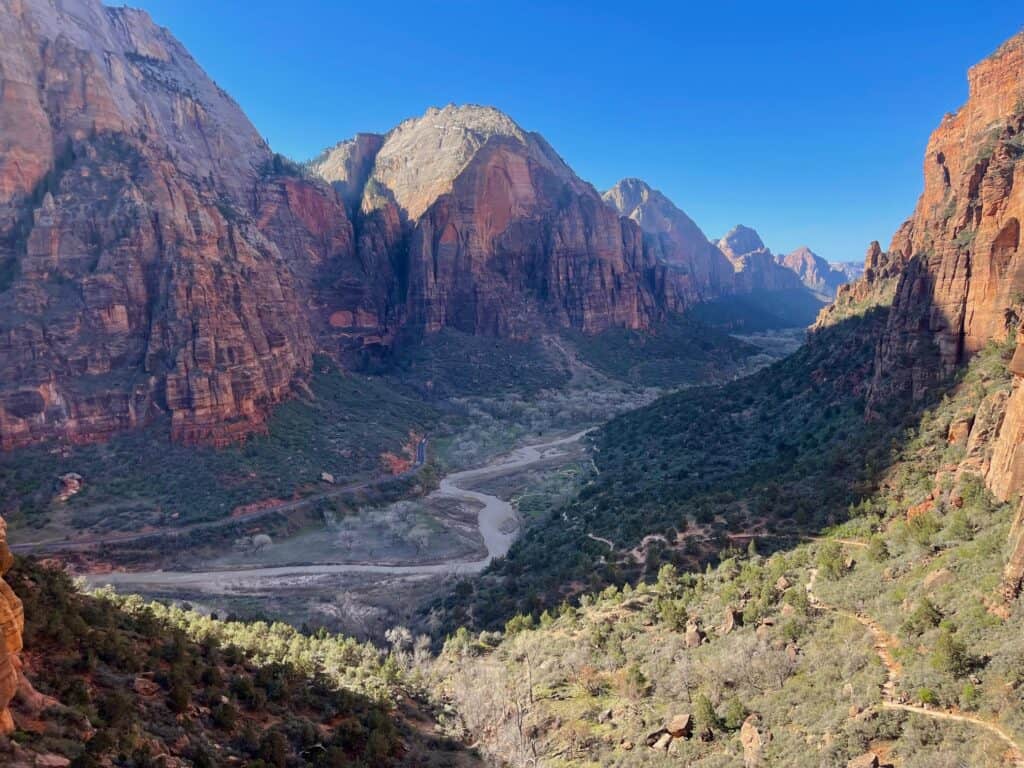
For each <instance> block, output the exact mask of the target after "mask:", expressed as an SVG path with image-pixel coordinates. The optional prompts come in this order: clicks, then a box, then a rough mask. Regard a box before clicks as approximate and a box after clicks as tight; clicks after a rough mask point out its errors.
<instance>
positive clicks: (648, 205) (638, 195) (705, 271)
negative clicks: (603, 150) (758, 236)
mask: <svg viewBox="0 0 1024 768" xmlns="http://www.w3.org/2000/svg"><path fill="white" fill-rule="evenodd" d="M602 197H603V199H604V201H605V202H606V203H608V204H609V205H610V206H612V207H613V208H614V209H615V210H616V211H618V212H619V214H620V215H622V216H625V217H627V218H629V219H632V220H633V221H635V222H636V223H637V224H639V225H640V228H641V229H642V230H643V231H644V232H646V233H647V234H649V235H653V236H654V237H655V240H656V242H657V245H658V250H659V256H660V258H662V259H663V260H664V261H665V262H666V263H667V264H670V265H672V266H674V267H679V268H681V269H683V270H685V271H686V272H687V273H688V274H689V275H691V276H692V281H693V287H694V291H695V293H696V294H698V295H701V296H704V297H708V296H714V295H719V294H722V293H728V292H730V291H731V290H732V285H731V282H732V267H731V266H730V265H729V262H728V261H727V260H726V259H725V258H724V256H723V255H722V253H721V252H720V251H719V250H718V249H717V248H715V246H714V244H713V243H711V242H710V241H709V240H708V238H707V237H706V236H705V234H704V233H703V232H702V231H701V229H700V227H698V226H697V224H696V223H694V221H693V219H691V218H690V217H689V216H687V215H686V214H685V213H684V212H683V211H682V210H680V209H679V208H678V207H676V205H675V204H674V203H673V202H672V201H671V200H669V199H668V198H667V197H666V196H665V195H664V194H662V193H661V192H659V191H658V190H656V189H652V188H651V187H650V185H648V184H647V182H645V181H642V180H641V179H622V180H621V181H620V182H618V183H617V184H616V185H615V186H614V187H612V188H611V189H609V190H608V191H607V192H605V193H604V194H603V195H602Z"/></svg>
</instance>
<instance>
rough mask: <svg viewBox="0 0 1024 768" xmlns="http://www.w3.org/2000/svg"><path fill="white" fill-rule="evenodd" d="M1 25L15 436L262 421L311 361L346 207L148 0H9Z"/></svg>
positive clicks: (79, 436) (9, 374)
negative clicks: (105, 0) (300, 171)
mask: <svg viewBox="0 0 1024 768" xmlns="http://www.w3.org/2000/svg"><path fill="white" fill-rule="evenodd" d="M0 39H2V40H3V41H4V45H3V48H2V49H0V81H2V86H3V87H2V88H0V267H2V268H0V444H2V445H3V447H5V448H9V447H12V446H16V445H21V444H25V443H29V442H33V441H36V440H40V439H44V438H49V437H55V436H56V437H66V438H69V439H72V440H82V441H85V440H94V439H100V438H104V437H106V436H108V435H109V434H111V433H112V432H115V431H117V430H121V429H126V428H130V427H134V426H136V425H138V424H141V423H144V422H145V421H147V420H148V419H150V418H151V417H152V416H153V415H154V414H156V413H158V412H169V413H170V414H171V418H172V424H173V434H174V436H175V437H176V438H177V439H180V440H183V441H188V442H212V443H221V442H224V441H226V440H230V439H233V438H235V437H237V436H240V435H243V434H245V433H247V432H249V431H251V430H252V429H254V428H259V426H260V424H261V423H262V421H263V419H264V418H265V415H266V412H267V408H268V407H269V405H271V404H272V403H274V402H276V401H278V400H280V399H282V398H283V397H285V396H286V395H287V394H288V393H289V390H290V385H291V382H292V380H293V378H294V377H295V376H296V375H300V374H301V373H302V372H303V371H305V370H306V369H307V368H308V367H309V365H310V362H311V356H312V352H313V349H314V336H313V331H312V330H311V327H310V322H309V320H308V318H307V304H308V302H307V300H306V299H305V298H304V294H305V290H306V283H307V282H308V281H309V280H311V279H312V277H313V275H314V273H315V272H316V271H317V270H318V269H325V268H326V267H324V262H326V261H328V260H330V258H331V257H333V256H335V255H337V254H339V253H340V254H341V256H342V258H344V256H345V255H346V252H348V255H351V250H352V239H353V238H352V234H351V228H350V226H349V225H348V221H347V217H346V215H345V212H344V207H343V206H342V205H340V204H339V203H338V201H337V198H336V196H335V195H334V193H333V192H331V191H330V190H328V189H327V187H326V186H324V185H322V184H313V183H311V182H306V181H302V180H299V179H291V180H283V179H281V178H280V175H281V174H280V171H281V169H280V168H279V167H278V164H277V163H275V162H274V160H275V159H274V157H273V156H272V154H271V153H270V151H269V149H268V148H267V147H266V145H265V144H264V142H263V141H262V139H260V138H259V136H258V134H257V133H256V131H255V130H254V129H253V127H252V125H251V124H250V123H249V122H248V120H247V119H246V118H245V116H244V115H243V114H242V112H241V111H240V110H239V108H238V107H237V105H236V104H235V103H234V102H233V101H232V100H231V99H230V98H229V97H228V96H227V95H226V94H225V93H224V92H223V91H222V90H221V89H219V88H218V87H217V86H216V85H215V84H214V83H213V82H212V81H210V80H209V79H208V78H207V77H206V75H205V74H204V73H203V72H202V70H201V69H200V68H199V67H198V65H197V64H196V63H195V62H194V61H193V60H192V58H191V57H190V56H189V54H188V52H187V51H185V50H184V48H182V46H181V45H180V44H179V43H178V42H177V41H176V40H174V38H172V37H171V36H170V34H169V33H167V31H166V30H163V29H161V28H158V27H156V26H155V25H154V24H153V23H152V22H151V21H150V19H149V17H148V16H147V15H146V14H144V13H142V12H138V11H132V10H128V9H120V8H106V7H104V6H103V5H101V4H100V2H98V0H58V2H55V3H54V2H49V1H48V0H0ZM325 311H326V310H325Z"/></svg>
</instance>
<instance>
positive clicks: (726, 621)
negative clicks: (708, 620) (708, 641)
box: [718, 605, 740, 635]
mask: <svg viewBox="0 0 1024 768" xmlns="http://www.w3.org/2000/svg"><path fill="white" fill-rule="evenodd" d="M739 622H740V617H739V614H737V613H736V610H735V609H734V608H733V607H732V606H731V605H727V606H726V607H725V614H724V616H723V617H722V625H721V626H720V627H719V628H718V631H719V633H720V634H723V635H728V634H729V633H730V632H732V631H733V630H734V629H735V628H736V625H737V624H738V623H739Z"/></svg>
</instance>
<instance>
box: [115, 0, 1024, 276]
mask: <svg viewBox="0 0 1024 768" xmlns="http://www.w3.org/2000/svg"><path fill="white" fill-rule="evenodd" d="M130 4H132V5H136V6H139V7H143V8H145V9H147V10H148V11H149V12H150V13H151V14H152V15H153V17H154V19H155V20H156V21H157V22H158V23H160V24H163V25H164V26H167V27H169V28H170V29H171V30H172V31H173V32H174V33H175V34H176V35H177V37H178V38H179V39H181V40H182V41H183V42H184V43H185V45H186V46H187V47H188V48H189V49H190V50H191V52H192V54H193V55H194V56H195V57H196V58H197V59H198V60H199V62H200V64H202V65H203V67H204V68H205V69H206V70H207V71H208V72H209V73H210V75H211V76H212V77H213V78H214V79H215V80H216V81H217V82H218V83H219V84H220V85H221V86H223V87H224V88H225V89H227V90H228V91H229V92H230V93H231V94H232V95H233V96H234V97H235V98H236V99H237V100H238V102H239V103H240V104H241V105H242V107H243V108H244V109H245V110H246V112H247V113H248V115H249V117H250V118H251V119H252V121H253V123H255V125H256V127H257V128H258V129H259V130H260V131H261V132H262V133H263V135H265V136H266V137H267V138H268V140H269V141H270V143H271V145H272V146H273V147H274V148H275V149H276V150H277V151H279V152H282V153H284V154H287V155H289V156H291V157H294V158H297V159H305V158H308V157H311V156H313V155H315V154H316V153H317V152H318V151H319V150H320V149H322V148H323V147H325V146H328V145H331V144H334V143H335V142H337V141H339V140H340V139H343V138H346V137H348V136H350V135H351V134H353V133H355V132H356V131H386V130H387V129H388V128H390V127H391V126H393V125H394V124H396V123H397V122H399V121H401V120H402V119H404V118H406V117H410V116H414V115H418V114H421V113H422V112H423V111H424V110H425V109H426V108H427V107H429V106H432V105H438V106H440V105H444V104H446V103H449V102H456V103H466V102H472V103H478V104H492V105H494V106H496V107H498V108H500V109H502V110H504V111H506V112H508V113H509V114H510V115H511V116H512V117H513V118H515V119H516V120H517V121H518V122H519V123H520V125H522V126H523V127H524V128H526V129H528V130H534V131H538V132H540V133H542V134H543V135H544V136H545V137H546V138H547V139H548V140H549V141H550V142H551V143H552V144H553V145H554V147H555V148H556V149H557V150H558V151H559V152H560V153H561V154H562V156H563V157H564V158H565V159H566V160H567V161H568V162H569V164H570V165H572V166H573V168H575V169H576V171H577V172H578V173H579V174H580V176H582V177H583V178H585V179H587V180H588V181H590V182H592V183H593V184H594V185H595V186H597V187H598V188H599V189H604V188H606V187H608V186H610V185H611V184H612V183H614V182H615V181H616V180H618V179H619V178H621V177H624V176H638V177H641V178H644V179H646V180H647V181H649V182H650V183H651V184H652V185H653V186H655V187H657V188H659V189H661V190H662V191H663V192H665V193H666V194H667V195H668V196H669V197H670V198H672V199H673V200H674V201H675V202H676V204H677V205H679V206H680V207H681V208H683V209H684V210H685V211H687V213H689V214H690V215H691V216H692V217H693V218H694V219H695V220H696V221H697V223H698V224H699V225H700V226H701V227H702V228H703V229H704V231H705V232H706V233H707V234H708V235H709V236H718V235H720V234H722V233H723V232H724V231H725V230H727V229H728V228H729V227H731V226H732V225H733V224H736V223H740V222H742V223H744V224H747V225H750V226H753V227H755V228H756V229H758V231H760V233H761V235H762V237H763V238H764V240H765V241H766V243H767V244H768V246H769V247H771V248H772V249H774V250H777V251H788V250H791V249H793V248H795V247H796V246H798V245H801V244H804V243H806V244H807V245H810V246H811V247H812V248H813V249H814V250H816V251H817V252H818V253H820V254H821V255H823V256H825V257H826V258H828V259H832V260H860V259H861V258H862V256H863V253H864V250H865V248H866V246H867V243H868V242H869V241H870V240H872V239H878V240H880V241H882V243H883V246H884V245H886V244H887V243H888V240H889V238H890V237H891V235H892V233H893V231H894V230H895V229H896V227H897V226H898V225H899V223H900V222H901V221H902V220H903V219H904V218H905V217H906V216H908V215H909V214H910V212H911V210H912V209H913V206H914V203H915V201H916V199H917V196H918V194H919V193H920V190H921V183H922V182H921V163H922V159H923V152H924V147H925V144H926V142H927V139H928V135H929V133H930V132H931V130H932V129H933V128H934V127H935V126H936V125H937V124H938V122H939V120H940V119H941V117H942V115H943V114H944V113H946V112H949V111H953V110H955V109H956V108H957V107H958V106H959V105H960V104H961V103H962V102H963V101H964V99H965V98H966V95H967V80H966V73H967V68H968V67H969V66H970V65H971V64H973V63H975V62H977V61H978V60H980V59H981V58H983V57H984V56H986V55H988V54H989V53H990V52H991V51H992V50H994V49H995V48H996V47H997V46H998V45H999V43H1001V42H1002V41H1003V40H1004V39H1006V38H1007V37H1010V36H1011V35H1012V34H1014V33H1015V32H1016V31H1018V30H1019V29H1020V28H1021V25H1022V24H1024V7H1022V6H1021V4H1020V0H1016V2H1002V1H999V0H992V1H989V0H976V1H974V2H959V3H949V2H941V1H939V2H917V1H916V0H915V1H913V2H902V1H901V0H890V2H886V3H875V2H859V3H828V2H805V3H786V2H729V1H728V0H718V1H717V2H704V3H697V4H694V3H686V2H678V3H660V2H651V3H644V2H634V3H625V2H616V3H606V2H597V1H595V2H590V3H565V2H534V0H519V1H518V2H516V3H514V4H498V3H491V2H462V1H461V0H456V1H453V2H436V3H427V2H409V1H407V0H391V1H390V2H368V1H367V0H361V2H358V3H349V2H329V1H328V0H292V1H291V2H288V3H285V2H281V1H280V0H275V2H264V1H263V0H245V1H243V0H216V1H215V2H212V1H211V0H202V1H201V2H200V0H136V2H133V3H130Z"/></svg>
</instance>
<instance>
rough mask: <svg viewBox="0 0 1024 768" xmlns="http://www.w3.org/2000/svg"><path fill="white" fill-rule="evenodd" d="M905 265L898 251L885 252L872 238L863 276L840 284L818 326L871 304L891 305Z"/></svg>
mask: <svg viewBox="0 0 1024 768" xmlns="http://www.w3.org/2000/svg"><path fill="white" fill-rule="evenodd" d="M904 266H905V263H904V260H903V258H902V257H901V256H900V255H899V254H896V253H886V252H884V251H883V250H882V247H881V246H880V245H879V244H878V241H877V240H874V241H872V242H871V245H869V246H868V250H867V253H866V254H865V256H864V267H863V269H862V270H861V275H860V277H859V278H858V279H857V280H855V281H853V282H850V283H846V284H844V285H841V286H839V288H838V289H837V290H836V298H835V301H833V302H832V303H831V304H829V305H828V306H826V307H825V308H824V309H822V310H821V313H820V314H819V315H818V319H817V321H816V322H815V328H823V327H826V326H829V325H834V324H835V323H838V322H840V321H841V320H843V319H845V318H847V317H849V316H850V315H852V314H855V313H858V312H863V311H865V310H867V309H870V308H872V307H882V306H884V307H888V306H890V305H891V304H892V300H893V296H895V294H896V287H897V285H898V283H899V280H900V276H901V275H902V273H903V267H904Z"/></svg>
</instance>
